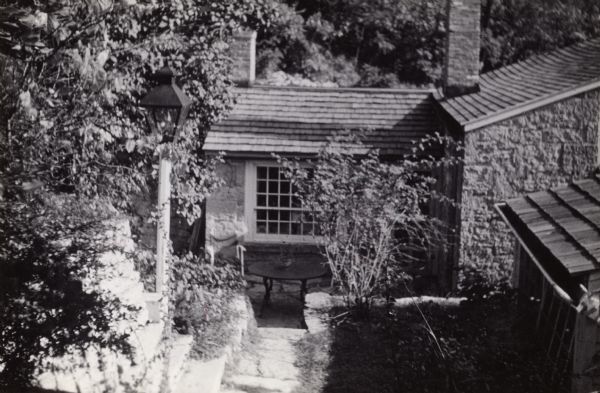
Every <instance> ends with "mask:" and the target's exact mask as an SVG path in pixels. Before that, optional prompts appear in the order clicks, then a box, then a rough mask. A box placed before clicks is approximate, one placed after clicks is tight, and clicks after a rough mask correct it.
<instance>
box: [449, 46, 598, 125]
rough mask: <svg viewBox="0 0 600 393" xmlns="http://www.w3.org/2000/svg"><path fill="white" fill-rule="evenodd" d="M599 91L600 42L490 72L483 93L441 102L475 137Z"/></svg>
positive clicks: (483, 81)
mask: <svg viewBox="0 0 600 393" xmlns="http://www.w3.org/2000/svg"><path fill="white" fill-rule="evenodd" d="M595 88H600V38H595V39H592V40H588V41H585V42H583V43H581V44H577V45H573V46H570V47H566V48H563V49H559V50H556V51H552V52H549V53H546V54H541V55H536V56H532V57H530V58H528V59H526V60H524V61H521V62H518V63H515V64H512V65H509V66H506V67H502V68H500V69H497V70H495V71H491V72H487V73H485V74H483V75H481V78H480V91H479V92H477V93H472V94H467V95H463V96H459V97H455V98H450V99H444V98H443V97H441V95H437V98H438V100H439V101H440V103H441V105H442V106H443V107H444V109H445V110H446V111H447V112H448V113H449V114H450V115H451V116H452V117H453V118H454V119H456V120H457V121H458V122H459V123H460V124H461V125H462V126H464V128H465V130H466V131H469V130H472V129H477V128H480V127H483V126H485V125H487V124H490V123H493V122H496V121H499V120H503V119H506V118H509V117H512V116H516V115H518V114H520V113H523V112H525V111H527V110H531V109H535V108H537V107H540V106H543V105H547V104H550V103H552V102H555V101H558V100H560V99H563V98H566V97H569V96H572V95H575V94H579V93H582V92H585V91H588V90H591V89H595Z"/></svg>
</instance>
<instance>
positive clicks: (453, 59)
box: [442, 0, 481, 97]
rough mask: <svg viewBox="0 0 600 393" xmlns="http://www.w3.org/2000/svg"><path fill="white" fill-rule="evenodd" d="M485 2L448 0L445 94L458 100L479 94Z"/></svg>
mask: <svg viewBox="0 0 600 393" xmlns="http://www.w3.org/2000/svg"><path fill="white" fill-rule="evenodd" d="M480 19H481V0H447V3H446V58H445V60H444V68H443V71H442V82H443V88H444V94H445V95H446V96H447V97H455V96H459V95H462V94H468V93H474V92H477V91H479V50H480V34H481V31H480V30H481V29H480V23H481V21H480Z"/></svg>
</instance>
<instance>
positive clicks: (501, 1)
mask: <svg viewBox="0 0 600 393" xmlns="http://www.w3.org/2000/svg"><path fill="white" fill-rule="evenodd" d="M272 1H273V5H274V7H275V8H276V9H277V10H278V17H277V18H276V19H275V20H274V21H273V22H272V24H271V25H270V26H268V27H266V28H264V29H263V30H262V31H259V38H258V70H259V73H260V76H261V77H263V78H268V77H269V76H271V75H272V74H273V73H274V72H277V71H283V72H285V73H288V74H298V75H299V76H302V77H304V78H307V79H310V80H313V81H317V82H335V83H336V84H338V85H340V86H375V87H389V86H402V85H428V84H435V83H437V82H438V81H439V78H440V75H441V65H442V63H443V55H444V37H445V27H444V20H445V4H446V0H272ZM481 16H482V17H481V31H482V43H481V70H482V72H485V71H489V70H492V69H495V68H498V67H500V66H503V65H506V64H510V63H513V62H515V61H518V60H521V59H524V58H526V57H528V56H530V55H531V54H534V53H538V52H543V51H546V50H551V49H554V48H557V47H562V46H565V45H569V44H573V43H576V42H579V41H582V40H584V39H586V38H590V37H597V36H600V2H598V1H597V0H482V10H481Z"/></svg>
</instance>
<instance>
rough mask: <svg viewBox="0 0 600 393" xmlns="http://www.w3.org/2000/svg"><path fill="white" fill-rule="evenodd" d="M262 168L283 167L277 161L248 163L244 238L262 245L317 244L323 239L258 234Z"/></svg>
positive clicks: (245, 186)
mask: <svg viewBox="0 0 600 393" xmlns="http://www.w3.org/2000/svg"><path fill="white" fill-rule="evenodd" d="M260 166H266V167H278V168H281V165H279V164H278V163H277V162H276V161H266V160H265V161H246V165H245V176H244V179H245V182H244V220H245V221H246V227H247V228H248V232H247V234H246V236H244V237H245V240H246V241H251V242H260V243H284V242H285V243H305V244H316V243H317V242H318V241H319V239H320V238H322V237H321V236H314V235H292V234H288V235H281V234H277V235H275V234H268V233H257V231H256V229H257V228H256V222H257V210H258V208H259V207H258V206H257V194H258V192H257V191H258V190H257V167H260ZM307 166H308V164H307ZM278 207H279V206H278Z"/></svg>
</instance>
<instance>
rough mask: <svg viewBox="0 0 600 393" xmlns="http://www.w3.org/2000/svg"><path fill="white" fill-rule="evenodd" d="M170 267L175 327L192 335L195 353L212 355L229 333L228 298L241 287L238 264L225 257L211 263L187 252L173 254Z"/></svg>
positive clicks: (242, 283)
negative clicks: (226, 259) (233, 263)
mask: <svg viewBox="0 0 600 393" xmlns="http://www.w3.org/2000/svg"><path fill="white" fill-rule="evenodd" d="M170 268H171V274H170V278H171V301H172V315H173V324H174V326H175V329H176V330H178V331H179V332H180V333H184V334H190V333H191V334H193V335H194V337H195V340H194V341H195V345H194V349H195V353H196V354H197V355H199V356H202V357H212V356H213V355H215V354H217V353H218V352H217V351H218V350H219V349H220V348H222V347H223V346H224V345H225V344H226V343H227V340H228V337H229V334H228V329H229V328H230V325H229V324H230V322H231V320H232V317H233V312H232V309H231V306H230V303H231V298H232V296H233V295H234V294H235V293H236V291H238V290H240V289H241V288H243V287H244V279H243V277H242V275H241V274H240V272H239V267H237V266H235V265H232V264H230V263H228V262H227V261H224V260H217V262H216V264H215V265H211V264H210V263H208V262H207V261H205V260H204V259H203V258H201V257H198V256H195V255H193V254H191V253H189V254H187V255H184V256H182V257H176V256H174V257H173V258H172V261H171V267H170Z"/></svg>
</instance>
